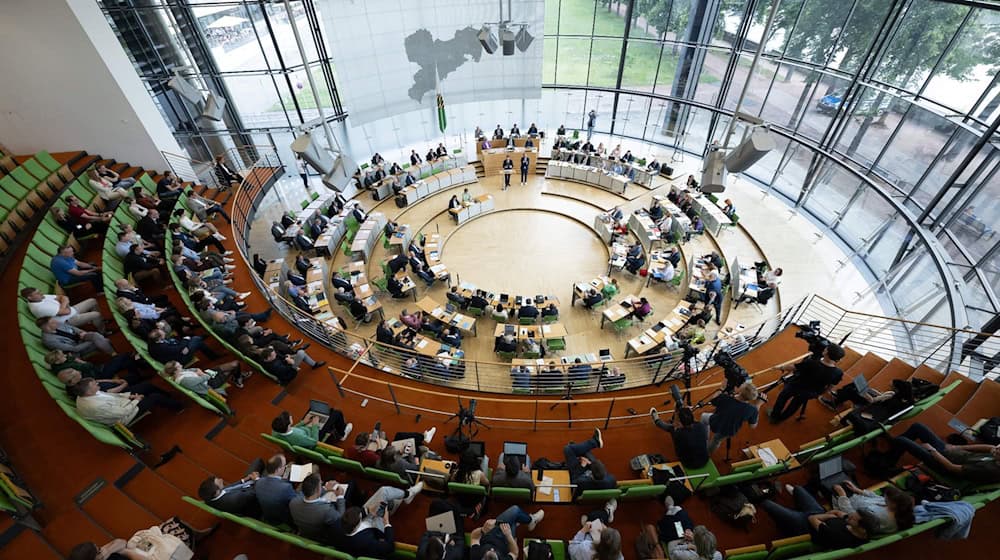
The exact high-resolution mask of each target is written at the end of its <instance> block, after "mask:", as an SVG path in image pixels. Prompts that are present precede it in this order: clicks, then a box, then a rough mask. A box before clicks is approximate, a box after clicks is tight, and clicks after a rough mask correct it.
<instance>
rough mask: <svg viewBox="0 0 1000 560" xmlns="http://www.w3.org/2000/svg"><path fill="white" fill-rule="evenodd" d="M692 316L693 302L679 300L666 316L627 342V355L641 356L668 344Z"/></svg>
mask: <svg viewBox="0 0 1000 560" xmlns="http://www.w3.org/2000/svg"><path fill="white" fill-rule="evenodd" d="M690 316H691V304H690V303H688V302H686V301H681V302H679V303H678V304H677V306H676V307H674V308H673V310H672V311H670V313H668V314H667V316H666V317H664V318H663V319H660V320H659V321H658V322H657V323H656V324H655V325H653V326H652V327H649V328H648V329H646V330H645V331H644V332H643V333H642V334H640V335H639V336H637V337H635V338H633V339H631V340H629V341H628V343H626V344H625V357H626V358H628V357H629V356H631V355H632V354H635V355H637V356H641V355H643V354H645V353H647V352H649V351H651V350H654V349H656V348H659V347H660V346H662V345H664V344H667V343H668V341H669V342H670V343H673V341H674V337H673V335H675V334H677V331H679V330H681V329H682V328H684V325H685V324H686V323H687V320H688V318H689V317H690Z"/></svg>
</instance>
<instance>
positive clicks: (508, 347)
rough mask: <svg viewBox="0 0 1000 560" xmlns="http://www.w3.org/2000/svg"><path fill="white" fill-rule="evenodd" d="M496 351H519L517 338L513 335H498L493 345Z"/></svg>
mask: <svg viewBox="0 0 1000 560" xmlns="http://www.w3.org/2000/svg"><path fill="white" fill-rule="evenodd" d="M493 351H494V352H517V340H516V339H515V338H514V336H513V335H510V334H504V335H502V336H498V337H497V339H496V342H495V343H494V345H493Z"/></svg>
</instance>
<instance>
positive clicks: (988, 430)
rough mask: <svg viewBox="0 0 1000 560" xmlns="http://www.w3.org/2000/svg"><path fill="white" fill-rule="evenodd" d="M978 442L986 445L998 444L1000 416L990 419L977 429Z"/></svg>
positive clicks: (999, 442)
mask: <svg viewBox="0 0 1000 560" xmlns="http://www.w3.org/2000/svg"><path fill="white" fill-rule="evenodd" d="M977 437H979V441H981V442H983V443H985V444H988V445H998V444H1000V416H994V417H993V418H990V419H989V420H987V421H986V422H985V423H983V425H982V426H980V427H979V433H978V434H977Z"/></svg>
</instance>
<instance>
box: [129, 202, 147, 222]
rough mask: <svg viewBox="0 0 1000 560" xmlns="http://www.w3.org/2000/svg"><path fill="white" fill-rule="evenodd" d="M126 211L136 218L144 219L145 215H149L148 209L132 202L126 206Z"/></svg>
mask: <svg viewBox="0 0 1000 560" xmlns="http://www.w3.org/2000/svg"><path fill="white" fill-rule="evenodd" d="M128 211H129V212H131V213H132V215H133V216H135V217H136V218H145V217H146V214H149V208H146V207H145V206H143V205H141V204H139V203H138V202H133V203H132V204H129V205H128Z"/></svg>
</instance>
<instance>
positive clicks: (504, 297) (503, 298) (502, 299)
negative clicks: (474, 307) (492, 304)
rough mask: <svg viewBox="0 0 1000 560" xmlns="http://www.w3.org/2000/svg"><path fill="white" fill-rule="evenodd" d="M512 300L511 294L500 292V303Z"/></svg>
mask: <svg viewBox="0 0 1000 560" xmlns="http://www.w3.org/2000/svg"><path fill="white" fill-rule="evenodd" d="M508 301H510V296H509V295H507V294H500V303H507V302H508Z"/></svg>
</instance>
